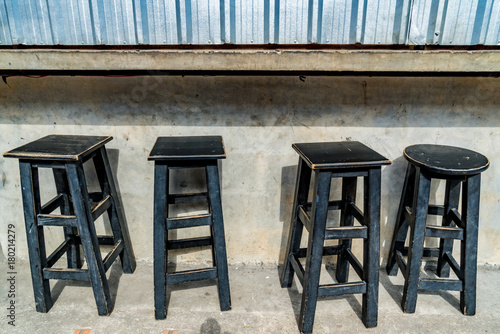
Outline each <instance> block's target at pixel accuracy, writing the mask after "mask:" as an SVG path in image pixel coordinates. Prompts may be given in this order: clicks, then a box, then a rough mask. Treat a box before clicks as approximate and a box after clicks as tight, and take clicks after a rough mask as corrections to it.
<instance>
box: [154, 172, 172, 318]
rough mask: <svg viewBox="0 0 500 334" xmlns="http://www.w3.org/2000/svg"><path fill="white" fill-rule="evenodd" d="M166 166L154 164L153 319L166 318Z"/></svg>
mask: <svg viewBox="0 0 500 334" xmlns="http://www.w3.org/2000/svg"><path fill="white" fill-rule="evenodd" d="M167 198H168V166H167V165H164V164H160V163H155V180H154V244H153V248H154V251H153V252H154V257H153V261H154V294H155V318H156V319H158V320H160V319H165V318H166V317H167V307H166V293H167V280H166V275H167V259H168V257H167V243H166V240H167V233H168V232H167V227H166V221H167V217H168V204H167Z"/></svg>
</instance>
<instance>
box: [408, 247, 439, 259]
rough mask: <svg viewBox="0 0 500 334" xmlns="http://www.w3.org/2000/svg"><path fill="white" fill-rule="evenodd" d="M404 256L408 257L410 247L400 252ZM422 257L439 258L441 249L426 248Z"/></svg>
mask: <svg viewBox="0 0 500 334" xmlns="http://www.w3.org/2000/svg"><path fill="white" fill-rule="evenodd" d="M399 252H400V253H401V254H402V255H403V256H408V247H404V248H403V249H402V250H401V251H399ZM422 257H439V248H428V247H426V248H424V254H423V255H422Z"/></svg>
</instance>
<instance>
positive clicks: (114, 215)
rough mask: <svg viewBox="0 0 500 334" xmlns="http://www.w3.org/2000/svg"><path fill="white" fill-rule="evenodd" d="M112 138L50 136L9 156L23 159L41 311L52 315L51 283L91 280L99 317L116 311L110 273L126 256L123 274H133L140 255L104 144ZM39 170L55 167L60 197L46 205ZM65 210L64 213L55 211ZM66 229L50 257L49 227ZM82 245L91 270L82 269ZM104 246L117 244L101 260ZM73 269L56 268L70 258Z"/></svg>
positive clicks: (26, 210)
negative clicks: (90, 166) (93, 179)
mask: <svg viewBox="0 0 500 334" xmlns="http://www.w3.org/2000/svg"><path fill="white" fill-rule="evenodd" d="M111 139H113V137H110V136H74V135H73V136H72V135H49V136H46V137H43V138H41V139H38V140H36V141H34V142H31V143H28V144H26V145H23V146H21V147H18V148H16V149H14V150H12V151H9V152H7V153H4V157H7V158H18V159H19V167H20V171H21V189H22V198H23V206H24V219H25V223H26V235H27V241H28V251H29V259H30V265H31V277H32V280H33V291H34V294H35V303H36V310H37V311H38V312H48V311H49V309H50V308H51V307H52V298H51V294H50V286H49V279H70V280H80V281H90V282H91V284H92V288H93V291H94V297H95V300H96V304H97V310H98V313H99V315H109V314H110V313H111V305H112V304H111V296H110V293H109V287H108V281H107V279H106V271H107V270H108V269H109V267H110V266H111V265H112V264H113V262H114V261H115V260H116V258H117V257H118V256H120V259H121V263H122V267H123V271H124V272H125V273H132V272H133V271H134V269H135V266H136V263H135V257H134V253H133V250H132V244H131V242H130V236H129V232H128V230H127V225H126V223H125V216H124V214H123V208H122V204H121V201H120V198H119V197H118V194H117V192H116V187H115V183H114V180H113V175H112V173H111V168H110V166H109V161H108V156H107V153H106V149H105V147H104V145H105V144H106V143H107V142H109V141H110V140H111ZM90 159H92V161H93V163H94V166H95V169H96V173H97V177H98V179H99V184H100V188H101V191H100V192H96V193H89V192H88V190H87V183H86V179H85V174H84V170H83V163H84V162H86V161H88V160H90ZM39 168H51V169H52V171H53V175H54V180H55V184H56V190H57V195H56V196H55V197H54V198H53V199H51V200H50V201H49V202H47V203H46V204H44V205H42V204H41V199H40V187H39V176H38V169H39ZM56 209H59V210H60V214H54V213H53V212H54V211H55V210H56ZM104 212H107V213H108V215H109V220H110V223H111V228H112V231H113V235H112V236H98V235H97V234H96V229H95V225H94V221H95V220H96V219H97V218H98V217H99V216H101V215H102V214H103V213H104ZM45 226H58V227H63V228H64V236H65V240H64V242H63V243H62V244H61V245H60V246H59V247H58V248H56V250H54V252H52V254H50V255H49V256H48V257H47V256H46V250H45V240H44V227H45ZM80 245H81V246H82V249H83V253H84V256H85V261H86V264H87V269H82V261H81V258H80ZM100 245H111V246H113V248H112V250H111V251H110V252H109V254H108V255H107V256H106V257H105V258H104V260H103V259H102V257H101V251H100ZM64 254H66V256H67V265H68V268H69V269H63V268H53V266H54V265H55V264H56V262H57V261H58V260H59V259H60V258H61V257H62V256H63V255H64Z"/></svg>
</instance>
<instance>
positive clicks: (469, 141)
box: [0, 77, 500, 264]
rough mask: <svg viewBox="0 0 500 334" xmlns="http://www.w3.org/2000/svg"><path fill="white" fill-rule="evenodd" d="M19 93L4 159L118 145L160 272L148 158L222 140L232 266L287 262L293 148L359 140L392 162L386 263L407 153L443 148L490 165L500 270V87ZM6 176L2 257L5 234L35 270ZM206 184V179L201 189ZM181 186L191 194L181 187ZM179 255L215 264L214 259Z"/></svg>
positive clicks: (486, 238) (473, 81)
mask: <svg viewBox="0 0 500 334" xmlns="http://www.w3.org/2000/svg"><path fill="white" fill-rule="evenodd" d="M7 82H8V85H6V84H4V83H0V138H1V140H0V151H1V152H2V153H3V152H5V151H7V150H9V149H12V148H14V147H17V146H19V145H22V144H25V143H27V142H29V141H32V140H35V139H37V138H39V137H42V136H44V135H47V134H50V133H60V134H86V135H112V136H114V140H113V141H111V142H110V143H109V144H108V145H107V147H108V149H109V154H110V159H111V163H112V164H113V168H114V170H115V171H116V177H117V179H118V184H119V189H120V192H121V196H122V199H123V202H124V206H125V213H126V216H127V221H128V225H129V229H130V232H131V235H132V242H133V246H134V248H135V252H136V255H137V257H138V258H139V259H142V260H152V224H153V220H152V209H153V204H152V201H153V163H151V162H148V161H147V156H148V154H149V151H150V149H151V147H152V146H153V144H154V142H155V139H156V137H157V136H162V135H212V134H219V135H222V136H223V137H224V141H225V146H226V151H227V159H226V160H224V161H223V162H222V199H223V210H224V218H225V227H226V240H227V247H228V256H229V261H230V263H233V264H238V263H246V264H255V263H264V264H277V263H278V262H279V259H280V258H281V257H282V256H283V247H284V245H285V240H286V238H287V233H288V226H289V221H290V215H291V208H290V206H291V202H292V196H293V195H292V193H293V188H294V182H295V173H296V163H297V155H296V153H295V152H294V151H293V150H292V148H291V144H292V142H313V141H340V140H358V141H361V142H363V143H365V144H367V145H368V146H370V147H372V148H373V149H375V150H377V151H378V152H379V153H381V154H383V155H385V156H386V157H388V158H390V159H391V160H392V161H393V165H391V166H388V167H385V168H383V171H382V208H381V235H382V241H381V244H382V258H383V260H385V258H386V257H387V252H388V247H389V243H390V238H391V236H392V229H393V226H394V220H395V215H396V210H397V205H398V201H399V197H400V192H401V188H402V182H403V178H404V173H405V168H406V163H405V160H404V159H403V158H402V151H403V148H404V147H405V146H408V145H411V144H414V143H437V144H447V145H456V146H462V147H466V148H470V149H473V150H477V151H479V152H481V153H483V154H485V155H487V156H488V157H489V158H490V160H491V167H490V168H489V169H488V170H487V171H486V172H485V173H484V174H483V180H482V193H481V196H482V197H481V200H482V202H481V211H480V229H479V243H480V245H479V263H481V264H484V263H491V264H499V263H500V246H499V243H498V241H497V240H499V239H500V221H499V220H498V219H495V217H499V216H500V204H499V202H500V181H499V180H498V177H496V176H497V175H500V151H499V150H498V143H499V139H500V114H499V105H500V94H499V91H500V80H499V79H494V78H369V77H307V78H305V80H299V78H298V77H184V78H183V77H125V78H107V77H46V78H40V79H32V78H21V77H16V78H9V79H8V81H7ZM0 174H1V181H2V182H1V183H0V213H1V220H0V222H1V227H0V240H1V243H0V245H1V247H2V252H0V256H1V257H5V253H6V239H7V236H6V235H7V225H8V224H14V225H15V229H16V233H17V234H16V235H17V245H18V247H17V256H18V258H27V247H26V241H25V229H24V221H23V211H22V205H21V191H20V185H19V169H18V164H17V161H16V160H14V159H5V158H0ZM41 178H42V181H41V184H42V187H43V189H44V190H43V192H42V196H43V198H45V199H48V198H49V197H50V195H51V194H53V192H54V189H53V188H54V187H53V185H52V178H51V174H50V173H47V171H46V170H44V171H42V172H41ZM89 179H90V180H89V183H91V187H93V186H95V180H94V179H93V178H92V177H89ZM202 181H203V179H202V178H197V179H196V181H195V183H194V186H195V187H199V186H200V185H201V184H202ZM174 183H175V184H174V187H175V188H178V189H187V188H189V187H190V186H189V185H188V184H186V182H185V180H181V179H180V178H179V177H178V178H177V180H175V181H174ZM334 185H337V186H338V183H334ZM442 189H443V184H439V183H436V184H434V186H433V191H432V198H434V199H437V200H442V195H440V194H439V191H440V190H442ZM360 192H361V188H360ZM332 220H333V221H335V220H337V218H336V217H335V216H334V215H332ZM333 223H334V222H333ZM101 224H102V223H101V222H100V223H99V230H101V231H102V230H103V229H104V228H103V227H102V226H101ZM46 231H47V234H46V238H47V242H48V245H49V248H51V249H52V248H55V247H56V245H57V244H58V242H60V240H61V237H62V232H61V231H60V229H58V228H47V229H46ZM196 233H198V232H196ZM185 235H186V231H181V232H179V234H178V236H185ZM358 246H359V245H358ZM358 246H357V247H358ZM357 251H358V252H359V247H358V248H357ZM179 256H180V258H179V259H182V260H183V261H192V262H205V261H208V260H209V259H210V256H209V253H208V252H207V251H202V252H199V251H198V252H195V253H192V254H187V253H182V254H179Z"/></svg>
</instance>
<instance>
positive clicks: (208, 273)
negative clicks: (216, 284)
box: [166, 268, 217, 285]
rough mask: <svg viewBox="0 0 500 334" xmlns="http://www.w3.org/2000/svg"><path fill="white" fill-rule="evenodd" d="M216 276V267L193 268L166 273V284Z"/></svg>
mask: <svg viewBox="0 0 500 334" xmlns="http://www.w3.org/2000/svg"><path fill="white" fill-rule="evenodd" d="M213 278H217V269H216V268H206V269H194V270H185V271H178V272H174V273H168V274H167V275H166V279H167V285H170V284H178V283H183V282H191V281H200V280H206V279H213Z"/></svg>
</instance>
